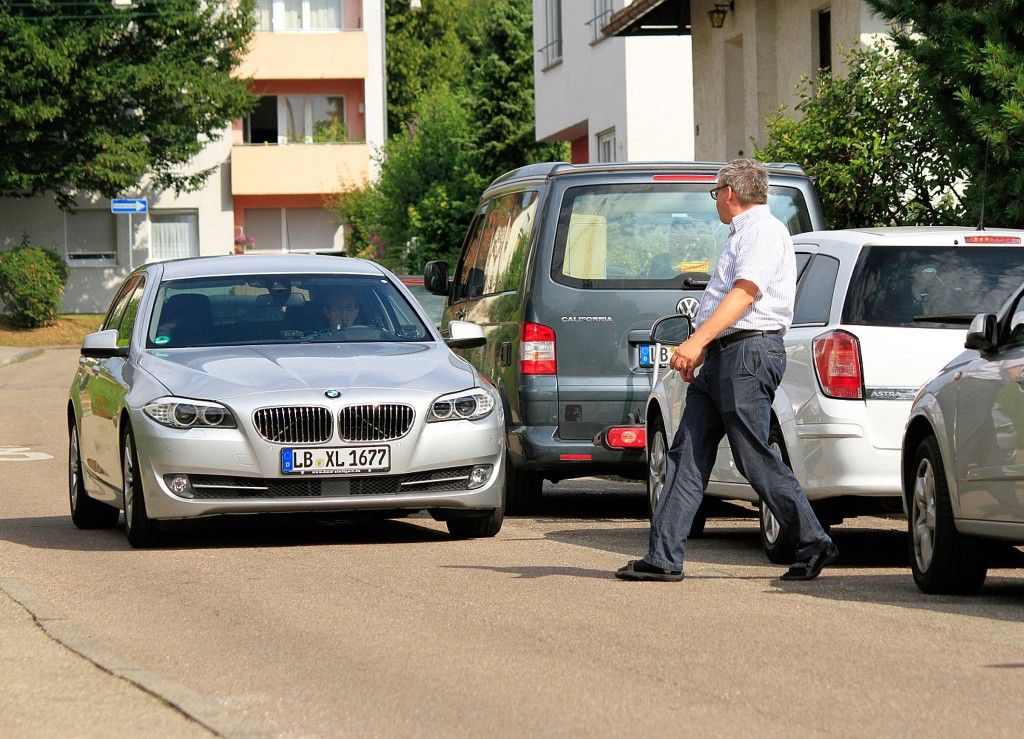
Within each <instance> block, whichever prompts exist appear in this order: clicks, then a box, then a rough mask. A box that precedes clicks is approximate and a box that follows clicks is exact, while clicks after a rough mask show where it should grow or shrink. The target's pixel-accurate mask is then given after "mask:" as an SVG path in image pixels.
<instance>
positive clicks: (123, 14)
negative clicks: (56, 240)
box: [0, 0, 255, 208]
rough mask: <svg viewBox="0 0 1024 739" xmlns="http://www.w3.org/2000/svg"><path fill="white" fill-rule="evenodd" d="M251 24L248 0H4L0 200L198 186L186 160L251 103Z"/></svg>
mask: <svg viewBox="0 0 1024 739" xmlns="http://www.w3.org/2000/svg"><path fill="white" fill-rule="evenodd" d="M254 26H255V0H237V1H236V0H136V3H135V5H134V7H133V8H131V9H126V10H119V9H116V8H114V7H112V6H111V3H110V0H74V2H71V1H70V0H38V1H37V0H0V130H2V132H3V138H4V145H3V147H0V197H24V196H30V195H34V194H37V193H40V192H44V191H50V192H53V193H55V196H56V200H57V203H58V205H60V206H61V207H63V208H72V207H74V204H75V202H74V198H73V192H74V191H76V190H78V191H88V192H99V193H101V194H102V195H104V196H106V197H113V196H116V195H117V194H119V193H122V192H125V191H132V190H135V189H136V188H138V186H139V182H140V180H141V179H142V178H143V177H144V176H145V175H149V178H150V181H151V182H152V184H153V185H154V186H155V187H157V188H159V189H168V188H174V189H175V190H176V191H178V192H181V191H188V190H193V189H196V188H198V187H199V186H201V185H202V183H203V182H204V181H205V179H206V178H207V176H208V175H209V174H210V172H212V168H211V169H210V170H206V171H204V172H199V173H185V172H184V171H183V167H184V166H185V165H187V164H188V163H189V161H190V160H191V159H192V158H193V157H194V156H195V155H196V154H198V153H199V152H200V151H201V150H202V149H203V147H204V146H205V145H206V143H207V142H208V141H209V140H211V139H216V138H217V137H219V136H220V135H221V133H222V131H223V129H224V127H225V126H227V125H229V124H230V122H231V121H233V120H235V119H237V118H238V117H240V116H242V115H244V114H245V113H246V112H247V111H248V110H249V109H250V107H251V104H252V102H253V100H254V98H251V96H250V95H249V94H248V91H247V87H248V83H247V81H246V80H244V79H238V78H233V77H232V76H231V72H232V70H234V69H235V68H236V67H237V66H238V64H239V62H240V61H241V58H242V56H243V55H244V53H245V48H246V44H247V43H248V41H249V39H250V37H251V35H252V31H253V28H254Z"/></svg>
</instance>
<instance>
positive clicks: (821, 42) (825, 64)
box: [814, 8, 832, 77]
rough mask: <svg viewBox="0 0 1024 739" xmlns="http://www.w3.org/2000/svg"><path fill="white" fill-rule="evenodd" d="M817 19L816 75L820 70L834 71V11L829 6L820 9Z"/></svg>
mask: <svg viewBox="0 0 1024 739" xmlns="http://www.w3.org/2000/svg"><path fill="white" fill-rule="evenodd" d="M817 20H818V28H817V31H818V32H817V34H815V35H816V37H817V39H816V40H817V42H818V43H817V49H816V59H815V72H814V76H815V77H816V76H817V75H818V74H819V73H820V72H831V71H832V11H831V10H829V9H828V8H825V9H823V10H819V11H818V19H817Z"/></svg>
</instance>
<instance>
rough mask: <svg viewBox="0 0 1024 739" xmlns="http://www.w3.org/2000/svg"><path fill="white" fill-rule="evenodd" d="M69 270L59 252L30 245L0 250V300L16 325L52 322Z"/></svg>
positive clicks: (25, 242)
mask: <svg viewBox="0 0 1024 739" xmlns="http://www.w3.org/2000/svg"><path fill="white" fill-rule="evenodd" d="M69 274H70V270H69V269H68V265H67V263H65V262H64V260H63V259H61V257H60V256H59V255H58V254H55V253H54V252H52V251H48V250H47V249H40V248H39V247H35V246H29V245H28V239H27V238H23V239H22V243H21V246H16V247H14V248H13V249H11V250H9V251H6V252H3V253H0V300H2V301H3V303H4V307H5V308H6V312H7V315H8V317H9V318H10V320H11V323H13V324H14V325H15V326H21V327H24V328H39V327H40V326H46V325H48V324H51V323H53V322H54V321H55V320H56V318H57V311H58V310H59V309H60V303H61V298H62V297H63V295H64V285H65V283H66V282H67V280H68V275H69Z"/></svg>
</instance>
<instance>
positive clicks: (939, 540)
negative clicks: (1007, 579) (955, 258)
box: [902, 289, 1024, 593]
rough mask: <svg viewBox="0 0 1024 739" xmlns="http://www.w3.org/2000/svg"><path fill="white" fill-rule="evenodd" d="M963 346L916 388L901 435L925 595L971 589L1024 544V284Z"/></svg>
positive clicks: (915, 556)
mask: <svg viewBox="0 0 1024 739" xmlns="http://www.w3.org/2000/svg"><path fill="white" fill-rule="evenodd" d="M966 346H967V347H968V349H971V350H972V351H967V352H964V353H963V354H961V355H960V356H958V357H957V358H956V359H954V360H953V361H952V362H950V363H949V364H948V365H947V366H946V367H945V368H944V369H943V370H942V371H941V372H940V373H939V374H938V376H937V377H935V378H934V379H933V380H931V381H930V382H928V383H927V384H926V385H925V386H924V387H923V388H921V391H920V392H919V393H918V395H917V398H916V399H915V400H914V404H913V407H912V408H911V411H910V419H909V421H908V422H907V427H906V432H905V433H904V436H903V457H902V470H903V490H904V495H905V504H906V508H907V512H908V533H909V539H910V551H911V561H910V564H911V568H912V570H913V573H914V581H915V582H916V583H917V585H918V587H919V588H920V589H921V590H922V591H924V592H926V593H973V592H976V591H977V590H979V589H980V588H981V586H982V584H983V583H984V581H985V576H986V574H987V570H988V567H989V564H991V563H992V561H993V560H994V558H995V557H994V555H996V554H998V552H999V546H998V545H997V544H996V542H1001V543H1002V544H1003V545H1004V546H1006V545H1013V544H1024V475H1022V474H1021V472H1022V470H1024V464H1022V460H1024V289H1021V290H1018V291H1017V293H1016V294H1015V295H1014V296H1013V297H1012V298H1011V299H1010V300H1009V301H1008V302H1007V304H1006V305H1005V306H1004V307H1003V308H1002V310H1000V311H999V313H998V314H995V313H990V314H983V315H979V316H977V317H976V318H975V319H974V322H973V323H972V324H971V328H970V331H969V332H968V333H967V341H966Z"/></svg>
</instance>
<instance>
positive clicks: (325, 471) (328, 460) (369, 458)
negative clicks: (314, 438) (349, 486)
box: [281, 445, 391, 475]
mask: <svg viewBox="0 0 1024 739" xmlns="http://www.w3.org/2000/svg"><path fill="white" fill-rule="evenodd" d="M390 469H391V447H389V446H386V445H385V446H339V447H330V448H321V449H282V450H281V472H282V473H283V474H296V475H345V474H349V473H352V472H386V471H387V470H390Z"/></svg>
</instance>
